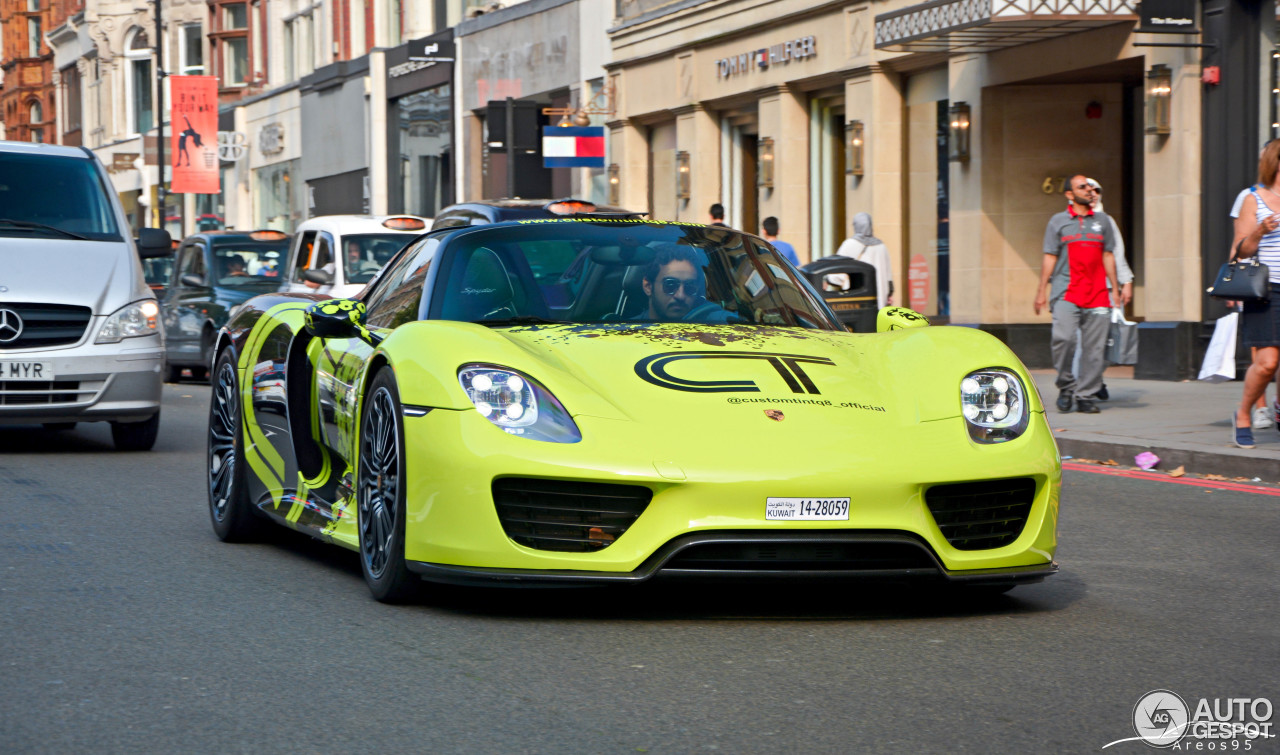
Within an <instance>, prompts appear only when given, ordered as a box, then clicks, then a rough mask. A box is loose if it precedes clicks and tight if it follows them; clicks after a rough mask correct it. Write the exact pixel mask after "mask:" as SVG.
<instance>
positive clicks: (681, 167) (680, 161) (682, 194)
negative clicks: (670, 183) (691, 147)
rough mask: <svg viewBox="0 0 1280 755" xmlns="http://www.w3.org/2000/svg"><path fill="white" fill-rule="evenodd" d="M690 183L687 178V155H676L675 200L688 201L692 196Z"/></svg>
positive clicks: (678, 153) (683, 153)
mask: <svg viewBox="0 0 1280 755" xmlns="http://www.w3.org/2000/svg"><path fill="white" fill-rule="evenodd" d="M692 185H693V184H692V181H691V180H690V176H689V153H688V152H683V151H681V152H677V153H676V199H688V198H689V197H690V196H692V191H691V187H692Z"/></svg>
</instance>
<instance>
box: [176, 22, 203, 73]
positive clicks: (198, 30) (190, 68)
mask: <svg viewBox="0 0 1280 755" xmlns="http://www.w3.org/2000/svg"><path fill="white" fill-rule="evenodd" d="M203 32H204V28H203V27H202V26H201V25H200V24H187V25H186V26H183V27H182V48H181V49H182V73H183V75H184V76H202V75H204V34H203Z"/></svg>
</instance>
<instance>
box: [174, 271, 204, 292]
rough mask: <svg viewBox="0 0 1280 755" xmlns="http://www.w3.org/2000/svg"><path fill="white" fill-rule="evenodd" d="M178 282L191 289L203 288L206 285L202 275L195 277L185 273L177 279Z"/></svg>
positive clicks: (193, 274)
mask: <svg viewBox="0 0 1280 755" xmlns="http://www.w3.org/2000/svg"><path fill="white" fill-rule="evenodd" d="M178 282H179V283H181V284H182V285H184V286H190V287H191V288H205V287H206V286H207V285H208V284H206V283H205V282H204V276H203V275H196V274H195V273H187V274H186V275H184V276H182V277H181V278H179V279H178Z"/></svg>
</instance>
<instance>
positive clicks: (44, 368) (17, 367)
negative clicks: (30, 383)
mask: <svg viewBox="0 0 1280 755" xmlns="http://www.w3.org/2000/svg"><path fill="white" fill-rule="evenodd" d="M4 380H53V365H51V364H49V363H48V362H0V381H4Z"/></svg>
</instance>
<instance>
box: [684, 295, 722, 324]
mask: <svg viewBox="0 0 1280 755" xmlns="http://www.w3.org/2000/svg"><path fill="white" fill-rule="evenodd" d="M723 311H724V307H722V306H720V305H719V304H716V303H715V302H712V301H707V300H706V299H704V300H703V301H702V303H701V304H699V305H698V306H696V307H694V308H693V309H691V310H689V311H688V312H687V313H686V314H685V316H684V317H683V318H681V319H683V320H685V321H687V322H700V321H702V320H703V318H705V317H708V316H709V315H711V314H714V313H716V312H723Z"/></svg>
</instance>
